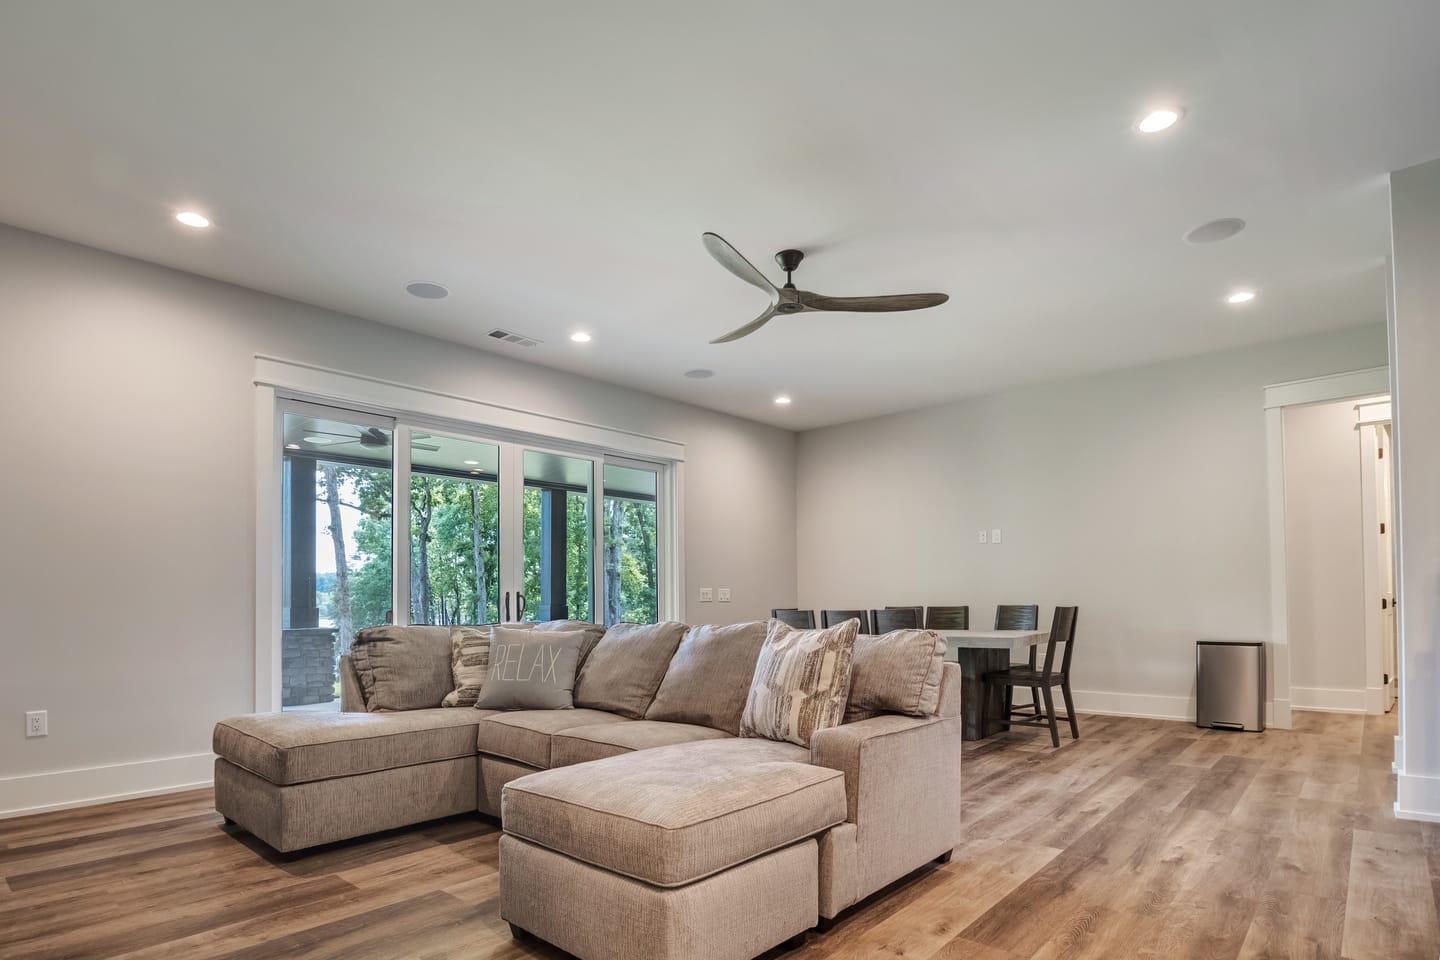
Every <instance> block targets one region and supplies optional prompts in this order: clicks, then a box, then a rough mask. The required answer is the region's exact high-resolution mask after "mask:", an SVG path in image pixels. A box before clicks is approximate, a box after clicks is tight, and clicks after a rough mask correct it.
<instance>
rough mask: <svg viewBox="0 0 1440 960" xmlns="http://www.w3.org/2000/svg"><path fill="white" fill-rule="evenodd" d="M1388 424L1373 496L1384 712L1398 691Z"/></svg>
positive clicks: (1380, 430)
mask: <svg viewBox="0 0 1440 960" xmlns="http://www.w3.org/2000/svg"><path fill="white" fill-rule="evenodd" d="M1390 426H1391V425H1390V424H1389V423H1381V424H1378V425H1377V431H1376V435H1377V437H1378V439H1379V444H1378V456H1377V457H1376V458H1375V493H1376V499H1377V500H1378V510H1377V513H1378V514H1379V517H1380V539H1379V553H1380V557H1379V560H1380V597H1381V618H1382V628H1381V633H1380V651H1381V660H1382V662H1383V664H1384V671H1385V683H1384V688H1385V712H1386V713H1389V712H1390V711H1391V710H1392V709H1394V707H1395V700H1396V698H1397V697H1398V695H1399V690H1400V677H1399V670H1400V650H1399V632H1398V629H1397V624H1396V621H1395V537H1394V527H1395V498H1394V491H1393V485H1392V481H1391V467H1390V465H1391V463H1392V462H1394V457H1393V456H1389V455H1388V454H1389V453H1390V450H1391V440H1390V433H1391V429H1390Z"/></svg>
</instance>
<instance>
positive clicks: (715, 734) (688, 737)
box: [550, 720, 730, 767]
mask: <svg viewBox="0 0 1440 960" xmlns="http://www.w3.org/2000/svg"><path fill="white" fill-rule="evenodd" d="M728 736H730V734H728V733H725V732H724V731H723V730H716V729H714V728H712V727H702V726H697V725H696V724H693V723H665V722H663V721H660V720H636V721H634V722H632V723H602V724H598V725H596V726H586V727H571V728H570V729H568V730H565V731H563V732H561V733H557V734H555V735H554V736H553V737H551V738H550V766H551V767H568V766H570V764H572V763H588V762H589V761H591V760H601V759H604V758H605V757H618V756H620V754H622V753H630V752H631V751H633V750H649V749H650V748H651V747H666V746H669V745H670V744H673V743H691V742H693V741H696V740H719V739H722V738H724V737H728Z"/></svg>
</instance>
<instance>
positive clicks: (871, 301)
mask: <svg viewBox="0 0 1440 960" xmlns="http://www.w3.org/2000/svg"><path fill="white" fill-rule="evenodd" d="M949 299H950V297H949V295H948V294H944V293H897V294H893V295H891V296H888V297H822V296H820V294H818V293H811V292H810V291H808V290H801V291H800V302H801V303H803V304H804V305H805V309H807V310H840V311H845V312H848V313H889V312H892V311H895V310H924V309H925V308H926V307H938V306H940V304H942V303H944V302H945V301H946V300H949Z"/></svg>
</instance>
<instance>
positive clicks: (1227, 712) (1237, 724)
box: [1195, 640, 1265, 732]
mask: <svg viewBox="0 0 1440 960" xmlns="http://www.w3.org/2000/svg"><path fill="white" fill-rule="evenodd" d="M1195 726H1197V727H1221V728H1223V729H1226V730H1251V731H1255V732H1259V731H1261V730H1264V729H1265V644H1264V643H1262V642H1260V641H1235V640H1200V641H1198V642H1196V644H1195Z"/></svg>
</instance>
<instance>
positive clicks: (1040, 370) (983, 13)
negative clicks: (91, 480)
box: [0, 0, 1440, 428]
mask: <svg viewBox="0 0 1440 960" xmlns="http://www.w3.org/2000/svg"><path fill="white" fill-rule="evenodd" d="M1437 40H1440V3H1435V2H1433V0H1413V2H1390V0H1386V2H1378V0H1369V2H1365V3H1359V2H1353V0H1268V2H1265V3H1254V2H1238V0H1237V2H1210V3H1196V2H1194V0H1184V2H1172V0H1109V2H1104V3H1099V2H1090V3H1076V2H1074V0H1063V2H1057V0H1051V2H1047V3H1038V2H1032V3H1008V4H1007V3H994V2H986V3H961V2H956V0H942V2H932V3H900V2H890V3H883V4H882V3H873V2H864V3H847V4H840V3H835V2H828V3H821V2H815V3H809V2H794V0H792V2H788V3H783V4H777V3H773V2H772V3H743V2H731V3H726V4H713V3H710V4H703V5H701V4H686V3H676V2H654V3H638V2H629V3H624V4H621V5H618V8H617V5H615V4H595V3H552V4H524V3H510V4H500V3H488V4H479V3H466V2H415V0H411V2H407V3H400V2H393V3H391V2H359V0H308V2H306V3H303V4H296V3H289V2H276V0H250V2H244V3H242V2H233V3H215V2H185V0H171V2H157V0H127V2H125V3H113V2H105V0H93V2H74V0H71V2H51V3H39V2H31V0H0V221H5V222H9V223H13V224H16V225H18V226H21V227H26V228H30V229H34V230H39V231H42V232H44V233H49V234H53V235H55V236H59V237H63V238H66V239H70V240H75V241H78V242H81V243H86V244H91V245H93V246H97V247H101V248H104V249H107V250H114V251H117V252H120V253H124V254H128V255H131V256H135V257H140V258H143V259H145V260H151V261H155V262H157V263H162V264H166V265H169V266H173V267H177V268H179V269H182V270H189V271H193V272H195V273H198V274H203V275H206V276H211V277H217V278H220V279H223V280H227V281H231V282H234V283H238V284H243V285H245V286H249V287H254V288H257V289H260V290H266V291H270V292H272V293H276V294H280V295H283V296H287V297H293V298H296V299H298V300H304V301H308V302H311V303H316V304H321V305H324V306H327V307H332V308H334V309H337V310H342V311H345V312H348V313H353V314H357V315H359V316H363V317H368V318H371V319H374V320H378V321H382V322H384V323H388V324H393V325H395V326H398V327H405V328H408V329H413V330H419V331H423V332H426V333H430V334H433V335H435V336H439V337H444V338H447V339H450V340H454V341H458V342H461V343H468V344H472V345H475V346H479V347H482V348H484V349H493V350H494V351H496V352H498V353H504V354H508V355H511V356H517V357H520V358H523V359H526V360H530V361H533V362H536V363H541V364H546V365H549V366H553V367H557V368H561V369H564V370H571V371H576V372H579V373H584V374H587V375H590V376H594V377H598V378H600V379H604V380H611V381H614V382H617V383H623V384H627V385H631V386H635V387H639V388H641V389H644V390H648V391H652V392H654V393H658V394H663V395H665V396H670V397H675V398H678V399H682V400H687V401H690V402H693V403H696V404H700V405H703V406H707V407H712V408H715V409H718V410H724V411H728V412H731V413H736V414H739V415H742V416H746V417H752V418H755V419H759V420H764V421H768V422H772V423H776V424H782V425H786V426H790V427H796V428H803V427H810V426H816V425H820V424H826V423H834V422H839V421H843V420H847V419H853V418H857V417H861V416H867V415H872V414H877V413H883V412H888V411H893V410H899V409H904V408H908V407H914V406H919V405H922V404H925V403H930V402H933V401H937V400H940V399H943V398H949V397H955V396H961V395H965V394H973V393H979V392H985V391H990V390H994V389H997V388H1001V387H1006V386H1011V385H1016V384H1021V383H1025V382H1031V381H1035V380H1040V379H1049V378H1053V377H1057V376H1065V375H1070V374H1077V373H1083V372H1087V371H1094V370H1102V369H1108V368H1114V367H1120V366H1126V365H1131V364H1135V363H1139V362H1143V361H1147V360H1151V359H1157V358H1163V357H1173V356H1179V355H1184V354H1188V353H1195V352H1201V351H1205V350H1213V349H1219V348H1222V347H1225V346H1231V345H1240V344H1245V343H1252V342H1257V341H1263V340H1274V339H1279V338H1282V337H1288V336H1292V335H1297V334H1302V333H1306V332H1311V331H1318V330H1323V329H1328V328H1335V327H1343V326H1349V325H1353V324H1356V323H1361V322H1367V321H1378V320H1380V319H1382V317H1383V313H1384V302H1383V287H1382V279H1381V263H1382V259H1383V257H1384V255H1385V253H1386V250H1387V236H1388V213H1387V199H1386V189H1385V174H1386V173H1387V172H1388V171H1390V170H1393V169H1397V168H1400V167H1405V166H1408V165H1411V164H1414V163H1418V162H1421V161H1424V160H1427V159H1430V158H1433V157H1435V156H1437V155H1440V54H1437ZM1165 102H1173V103H1178V104H1180V105H1183V106H1184V108H1185V110H1186V111H1187V115H1186V117H1185V119H1184V120H1183V121H1182V123H1181V124H1180V125H1179V126H1177V127H1175V128H1174V129H1172V130H1171V131H1168V132H1167V133H1164V134H1160V135H1158V136H1154V137H1141V136H1139V135H1138V134H1136V133H1134V132H1133V131H1132V129H1131V124H1132V123H1133V122H1134V120H1135V119H1136V118H1137V117H1138V116H1139V114H1141V113H1142V112H1143V111H1144V110H1145V108H1147V107H1149V106H1151V105H1153V104H1158V103H1165ZM185 208H195V209H200V210H202V211H205V212H207V213H209V214H210V215H211V217H212V219H213V220H214V222H215V226H214V228H213V229H211V230H210V231H208V232H205V233H196V232H194V231H190V230H187V229H186V228H184V227H180V226H178V225H177V224H175V223H174V222H173V220H172V219H171V216H172V214H173V213H174V212H175V211H177V210H180V209H185ZM1222 216H1238V217H1243V218H1244V219H1246V220H1248V221H1249V223H1250V227H1249V229H1248V230H1246V231H1245V232H1244V233H1242V234H1241V235H1240V236H1239V237H1237V238H1235V239H1233V240H1230V241H1228V242H1225V243H1223V244H1219V245H1214V246H1191V245H1188V244H1185V243H1183V242H1182V241H1181V239H1180V237H1181V235H1182V234H1183V233H1185V232H1186V231H1187V230H1188V229H1190V228H1191V227H1194V226H1196V225H1197V224H1199V223H1202V222H1204V221H1207V220H1210V219H1213V218H1216V217H1222ZM705 230H714V231H716V232H718V233H720V234H722V235H723V236H725V237H726V238H727V239H729V240H730V241H731V242H732V243H734V244H735V245H736V246H737V247H738V248H739V249H740V250H741V251H742V252H743V253H745V254H746V255H747V256H748V257H749V258H750V259H751V260H752V261H753V262H754V263H756V265H757V266H760V267H761V269H763V270H766V271H767V272H768V273H769V274H770V275H771V276H772V277H777V278H778V276H779V273H778V271H777V270H775V269H774V262H773V260H772V259H771V256H772V255H773V253H774V252H775V251H776V250H778V249H780V248H782V247H786V246H799V247H801V248H802V249H805V250H806V251H807V252H808V253H809V257H808V259H807V260H806V261H805V263H804V265H803V266H802V267H801V270H800V272H799V273H798V274H797V281H798V283H799V285H800V286H801V287H803V288H806V289H811V290H816V291H819V292H821V293H825V294H828V295H832V296H846V295H869V294H879V293H899V292H910V291H928V290H941V291H945V292H947V293H949V294H950V297H951V299H950V302H949V303H948V304H946V305H945V306H942V307H939V308H936V309H933V310H927V311H922V312H918V313H909V314H889V315H885V314H879V315H869V316H861V315H847V314H813V313H812V314H805V315H803V316H799V317H782V318H780V319H777V320H776V321H774V322H772V323H771V324H770V325H769V326H768V327H767V328H765V330H763V331H762V332H761V333H758V334H756V335H754V336H752V337H750V338H748V339H746V340H743V341H740V342H738V343H734V344H727V345H719V346H710V345H708V344H707V343H706V341H707V340H709V339H711V338H712V337H715V336H718V335H719V334H721V333H723V332H725V331H728V330H730V329H731V328H733V327H736V326H738V325H740V324H741V323H743V322H745V321H747V320H749V319H750V318H752V317H753V316H754V315H756V314H757V313H758V312H759V311H760V310H761V309H762V308H763V307H764V306H765V298H764V295H763V294H761V293H760V292H759V291H757V290H755V289H754V288H752V287H749V286H747V285H745V284H743V283H741V282H740V281H739V280H737V279H735V278H734V277H733V276H731V275H730V274H728V273H726V272H725V271H724V270H722V269H721V268H720V267H719V266H718V265H716V264H715V263H714V262H712V261H711V260H710V258H709V257H708V256H707V255H706V253H705V251H704V249H703V248H702V247H701V245H700V234H701V232H702V231H705ZM412 280H436V281H439V282H441V283H444V284H446V285H448V286H449V287H450V288H451V290H452V291H453V292H452V295H451V296H450V297H449V299H447V300H443V301H422V300H417V299H414V298H412V297H410V296H408V295H406V294H405V293H404V292H403V289H402V288H403V286H404V284H405V283H406V282H408V281H412ZM1242 284H1250V285H1254V286H1256V287H1257V288H1258V289H1259V290H1260V297H1259V299H1257V300H1256V302H1255V303H1253V304H1251V305H1250V306H1249V307H1247V308H1244V309H1235V308H1231V307H1228V306H1226V305H1225V304H1224V303H1223V302H1222V297H1223V295H1224V294H1225V293H1226V292H1227V291H1228V290H1229V289H1230V288H1231V287H1233V286H1236V285H1242ZM496 326H504V327H506V328H510V329H513V330H516V331H518V332H521V333H524V334H527V335H530V336H533V337H537V338H539V339H541V340H543V341H544V343H542V344H541V345H540V346H538V347H535V348H531V349H524V348H520V347H513V346H506V345H496V344H494V343H493V341H488V340H487V338H486V337H485V334H486V333H487V332H488V331H489V330H490V329H492V328H493V327H496ZM580 328H583V329H585V330H588V331H590V332H592V333H593V334H594V337H595V339H594V342H592V343H589V344H586V345H583V346H581V345H576V344H572V343H570V342H569V341H568V340H567V335H568V333H570V332H571V331H572V330H575V329H580ZM692 367H709V368H712V369H714V370H715V371H716V372H717V375H716V376H715V378H714V379H712V380H708V381H694V380H687V379H684V378H683V377H682V376H681V373H682V371H684V370H687V369H689V368H692ZM780 391H785V392H788V393H791V394H792V395H793V396H794V397H795V403H794V404H793V405H791V406H790V407H788V408H778V407H775V406H773V405H772V404H771V402H770V398H771V397H772V396H773V395H774V394H775V393H777V392H780Z"/></svg>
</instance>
